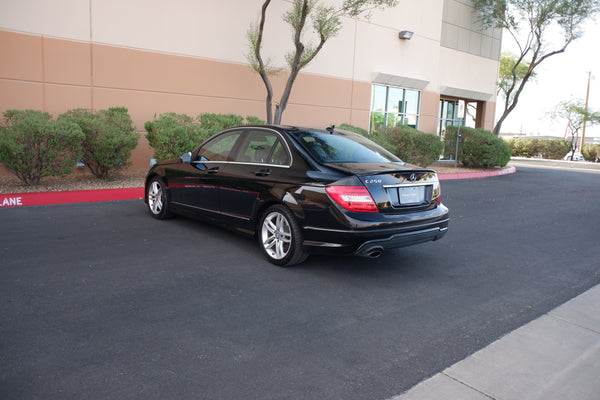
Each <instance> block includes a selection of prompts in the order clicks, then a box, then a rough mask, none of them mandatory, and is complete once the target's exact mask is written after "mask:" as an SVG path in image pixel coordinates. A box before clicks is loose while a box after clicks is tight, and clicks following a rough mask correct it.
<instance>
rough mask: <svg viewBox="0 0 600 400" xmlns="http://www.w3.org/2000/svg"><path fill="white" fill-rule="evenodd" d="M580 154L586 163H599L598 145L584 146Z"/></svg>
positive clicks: (599, 152) (599, 147) (599, 148)
mask: <svg viewBox="0 0 600 400" xmlns="http://www.w3.org/2000/svg"><path fill="white" fill-rule="evenodd" d="M581 154H582V155H583V158H584V160H586V161H592V162H600V144H589V143H588V144H584V145H583V149H581Z"/></svg>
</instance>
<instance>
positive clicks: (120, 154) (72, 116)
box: [58, 107, 139, 179]
mask: <svg viewBox="0 0 600 400" xmlns="http://www.w3.org/2000/svg"><path fill="white" fill-rule="evenodd" d="M58 120H65V121H70V122H74V123H76V124H77V125H79V127H80V128H81V130H82V131H83V133H84V135H85V139H84V140H83V160H84V162H85V165H86V166H87V167H88V169H89V170H90V171H91V172H92V174H94V176H95V177H97V178H100V179H109V178H110V172H111V171H112V170H113V169H115V168H118V167H122V166H128V165H131V163H130V162H128V160H129V158H130V157H131V151H132V150H133V149H134V148H135V147H136V146H137V143H138V139H139V133H138V132H137V130H136V129H135V127H134V126H133V122H132V120H131V117H130V116H129V113H128V112H127V109H126V108H125V107H111V108H109V109H108V110H99V111H97V112H93V111H90V110H86V109H83V108H78V109H75V110H70V111H67V112H66V113H64V114H61V115H60V116H59V117H58Z"/></svg>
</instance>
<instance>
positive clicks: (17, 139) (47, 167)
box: [0, 107, 139, 185]
mask: <svg viewBox="0 0 600 400" xmlns="http://www.w3.org/2000/svg"><path fill="white" fill-rule="evenodd" d="M3 116H4V118H3V121H2V124H1V126H0V163H4V164H5V165H6V167H8V169H9V170H10V171H11V172H13V173H14V174H15V175H16V176H17V177H18V178H19V179H20V180H21V181H22V182H23V183H25V184H26V185H35V184H38V183H39V181H40V179H41V178H42V177H44V176H65V175H68V174H69V173H71V172H72V171H73V168H74V167H75V165H76V163H77V161H78V160H81V159H83V160H84V162H85V165H86V166H87V167H88V168H89V169H90V171H91V172H92V173H93V174H94V175H95V176H96V177H98V178H102V179H106V178H108V177H109V173H110V172H111V170H113V169H114V168H117V167H121V166H126V165H129V163H128V160H129V158H130V157H131V151H132V150H133V149H134V148H135V147H136V146H137V142H138V138H139V134H138V133H137V131H136V129H135V127H134V126H133V123H132V121H131V117H130V116H129V114H128V112H127V109H126V108H124V107H114V108H109V109H108V110H100V111H97V112H92V111H89V110H85V109H76V110H70V111H67V112H66V113H64V114H61V115H59V116H58V118H57V119H53V118H52V115H50V114H49V113H47V112H42V111H36V110H25V111H22V110H8V111H6V112H4V114H3Z"/></svg>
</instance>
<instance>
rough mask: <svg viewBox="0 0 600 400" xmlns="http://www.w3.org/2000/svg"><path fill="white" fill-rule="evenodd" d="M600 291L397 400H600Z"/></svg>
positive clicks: (596, 289)
mask: <svg viewBox="0 0 600 400" xmlns="http://www.w3.org/2000/svg"><path fill="white" fill-rule="evenodd" d="M599 377H600V285H598V286H595V287H593V288H592V289H590V290H588V291H587V292H585V293H583V294H581V295H580V296H578V297H576V298H574V299H572V300H570V301H569V302H567V303H565V304H563V305H562V306H560V307H558V308H555V309H554V310H552V311H550V312H549V313H547V314H545V315H543V316H541V317H540V318H538V319H536V320H534V321H532V322H530V323H528V324H526V325H524V326H522V327H521V328H519V329H517V330H515V331H513V332H511V333H509V334H508V335H506V336H504V337H503V338H501V339H499V340H498V341H496V342H494V343H492V344H490V345H489V346H487V347H485V348H484V349H482V350H480V351H478V352H476V353H475V354H473V355H471V356H469V357H467V358H466V359H464V360H462V361H460V362H458V363H456V364H454V365H453V366H451V367H450V368H448V369H446V370H444V371H443V372H440V373H439V374H437V375H435V376H433V377H432V378H430V379H428V380H425V381H423V382H421V383H420V384H418V385H416V386H415V387H413V388H412V389H410V390H409V391H407V392H405V393H403V394H401V395H400V396H396V397H393V398H392V400H422V399H423V400H425V399H427V400H438V399H440V400H442V399H443V400H449V399H460V400H489V399H495V400H513V399H515V400H517V399H519V400H522V399H544V400H555V399H556V400H564V399H577V400H598V399H600V379H599Z"/></svg>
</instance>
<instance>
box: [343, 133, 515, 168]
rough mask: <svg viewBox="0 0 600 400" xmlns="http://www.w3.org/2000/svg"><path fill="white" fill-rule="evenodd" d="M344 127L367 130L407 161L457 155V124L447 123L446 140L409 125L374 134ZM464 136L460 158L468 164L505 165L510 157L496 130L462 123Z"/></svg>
mask: <svg viewBox="0 0 600 400" xmlns="http://www.w3.org/2000/svg"><path fill="white" fill-rule="evenodd" d="M340 128H341V129H346V130H352V131H354V132H357V133H360V134H363V135H365V136H367V137H369V138H370V139H371V140H373V141H374V142H376V143H378V144H379V145H380V146H382V147H384V148H385V149H387V150H389V151H391V152H392V153H394V154H395V155H397V156H398V157H400V158H401V159H403V160H404V161H406V162H409V163H412V164H416V165H419V166H421V167H427V166H429V165H431V164H433V163H434V162H435V161H436V160H438V159H439V157H440V155H442V153H443V154H444V156H445V158H455V157H456V154H454V153H455V152H456V135H457V127H455V126H449V127H447V129H446V134H445V136H444V141H440V138H439V136H437V135H434V134H430V133H424V132H421V131H418V130H416V129H414V128H411V127H409V126H397V127H386V128H383V129H381V130H380V131H376V132H374V133H372V134H371V135H368V133H367V131H366V130H364V129H356V128H355V127H353V126H351V125H347V124H343V125H340ZM460 136H461V137H460V140H459V143H458V159H459V160H460V161H461V162H462V164H463V165H464V166H466V167H473V168H490V167H496V166H499V167H503V166H505V165H506V164H507V163H508V162H509V161H510V156H511V149H510V147H509V146H508V144H507V143H506V142H505V141H504V140H503V139H500V138H498V137H497V136H495V135H494V134H493V133H492V132H490V131H486V130H483V129H473V128H467V127H461V130H460Z"/></svg>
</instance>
